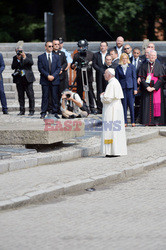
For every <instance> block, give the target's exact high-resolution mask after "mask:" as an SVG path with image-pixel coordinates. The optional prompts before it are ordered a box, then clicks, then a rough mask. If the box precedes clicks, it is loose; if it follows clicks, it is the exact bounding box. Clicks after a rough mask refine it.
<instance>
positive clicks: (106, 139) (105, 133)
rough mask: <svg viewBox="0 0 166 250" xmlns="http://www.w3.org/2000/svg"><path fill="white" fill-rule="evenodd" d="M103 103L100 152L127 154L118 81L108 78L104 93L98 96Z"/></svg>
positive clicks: (121, 96) (120, 90)
mask: <svg viewBox="0 0 166 250" xmlns="http://www.w3.org/2000/svg"><path fill="white" fill-rule="evenodd" d="M100 98H101V102H102V103H103V110H102V137H101V153H102V154H104V155H127V143H126V132H125V124H124V112H123V106H122V103H121V99H122V98H124V96H123V91H122V88H121V85H120V83H119V81H118V80H117V79H116V78H115V77H113V78H111V79H110V80H109V82H108V85H107V87H106V90H105V93H104V94H101V96H100Z"/></svg>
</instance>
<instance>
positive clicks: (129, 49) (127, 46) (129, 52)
mask: <svg viewBox="0 0 166 250" xmlns="http://www.w3.org/2000/svg"><path fill="white" fill-rule="evenodd" d="M124 52H125V53H126V54H127V55H128V57H129V59H130V58H131V57H132V56H133V54H132V47H131V46H130V44H128V43H127V44H125V45H124Z"/></svg>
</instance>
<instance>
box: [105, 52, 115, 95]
mask: <svg viewBox="0 0 166 250" xmlns="http://www.w3.org/2000/svg"><path fill="white" fill-rule="evenodd" d="M103 68H104V73H105V71H106V69H108V68H112V69H114V67H113V66H112V57H111V55H110V54H107V55H106V57H105V63H104V65H103ZM103 77H104V75H103ZM104 80H105V77H104ZM107 85H108V81H106V80H105V85H104V86H103V89H104V91H105V89H106V87H107Z"/></svg>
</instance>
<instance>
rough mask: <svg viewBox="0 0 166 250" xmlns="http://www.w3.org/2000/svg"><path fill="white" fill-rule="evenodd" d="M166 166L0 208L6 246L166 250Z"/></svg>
mask: <svg viewBox="0 0 166 250" xmlns="http://www.w3.org/2000/svg"><path fill="white" fill-rule="evenodd" d="M165 176H166V168H164V167H163V168H160V169H157V170H153V171H151V172H147V173H144V175H141V176H138V177H135V178H132V179H129V180H127V181H125V182H122V183H112V184H111V185H110V186H108V187H107V186H105V187H100V188H98V189H97V190H96V191H95V192H86V193H82V194H80V195H78V196H63V197H62V198H61V199H59V200H54V201H51V202H49V203H45V204H40V205H38V206H30V207H27V208H21V209H18V210H13V211H4V212H1V213H0V224H1V233H0V249H1V250H11V249H12V250H18V249H19V250H30V249H32V250H33V249H34V250H53V249H55V250H77V249H81V250H133V249H134V250H165V249H166V216H165V211H166V184H165Z"/></svg>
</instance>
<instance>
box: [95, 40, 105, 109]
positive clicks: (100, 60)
mask: <svg viewBox="0 0 166 250" xmlns="http://www.w3.org/2000/svg"><path fill="white" fill-rule="evenodd" d="M107 49H108V43H107V42H105V41H102V42H101V43H100V51H99V52H96V53H95V54H94V57H93V64H92V66H93V68H94V69H95V70H96V87H97V109H98V113H99V114H101V113H102V103H101V100H100V94H101V93H102V92H104V87H105V79H104V76H103V74H104V68H103V66H104V63H105V56H106V54H107Z"/></svg>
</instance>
